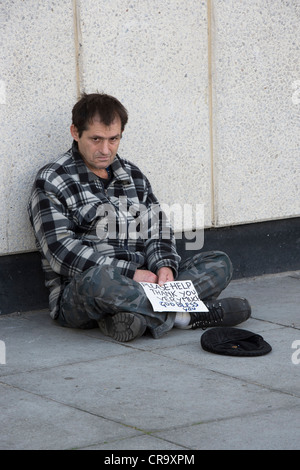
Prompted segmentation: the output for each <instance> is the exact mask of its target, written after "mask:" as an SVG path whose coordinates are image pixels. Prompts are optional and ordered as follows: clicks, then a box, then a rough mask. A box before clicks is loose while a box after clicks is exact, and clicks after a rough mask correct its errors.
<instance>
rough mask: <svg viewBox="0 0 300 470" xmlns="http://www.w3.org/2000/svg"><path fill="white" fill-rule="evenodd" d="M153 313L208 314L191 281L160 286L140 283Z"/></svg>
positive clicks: (173, 282) (167, 283)
mask: <svg viewBox="0 0 300 470" xmlns="http://www.w3.org/2000/svg"><path fill="white" fill-rule="evenodd" d="M140 284H141V286H142V287H143V288H144V290H145V293H146V295H147V297H148V299H149V300H150V302H151V304H152V307H153V310H154V312H208V309H207V307H206V305H205V304H204V303H203V302H202V301H201V300H200V299H199V297H198V294H197V291H196V289H195V287H194V285H193V283H192V281H172V282H166V283H165V284H163V285H162V286H159V285H158V284H154V283H151V282H141V283H140Z"/></svg>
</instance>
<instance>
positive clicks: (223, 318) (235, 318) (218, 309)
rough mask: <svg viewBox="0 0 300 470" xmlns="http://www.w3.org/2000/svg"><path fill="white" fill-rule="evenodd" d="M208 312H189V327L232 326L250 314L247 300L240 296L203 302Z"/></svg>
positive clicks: (244, 319)
mask: <svg viewBox="0 0 300 470" xmlns="http://www.w3.org/2000/svg"><path fill="white" fill-rule="evenodd" d="M204 303H205V305H206V307H207V308H208V310H209V312H190V315H191V320H190V323H189V328H192V329H196V328H203V329H205V328H209V327H211V326H234V325H238V324H239V323H242V322H244V321H246V320H247V319H248V318H249V317H250V315H251V307H250V304H249V302H248V300H246V299H244V298H241V297H228V298H226V299H218V300H209V301H205V302H204Z"/></svg>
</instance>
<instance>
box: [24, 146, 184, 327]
mask: <svg viewBox="0 0 300 470" xmlns="http://www.w3.org/2000/svg"><path fill="white" fill-rule="evenodd" d="M111 170H112V173H113V179H112V181H111V182H110V184H109V185H108V187H107V188H106V189H105V188H104V185H103V183H102V182H101V179H100V178H98V177H97V176H96V175H95V174H94V173H92V172H91V171H90V170H89V169H88V168H87V167H86V165H85V164H84V162H83V160H82V158H81V156H80V154H79V151H78V146H77V143H76V142H74V143H73V146H72V148H71V149H70V150H69V151H68V152H66V153H65V154H63V155H61V156H60V157H59V158H58V159H57V160H56V161H55V162H54V163H50V164H48V165H46V166H45V167H43V168H42V169H41V170H40V171H39V172H38V174H37V177H36V179H35V182H34V185H33V188H32V193H31V197H30V201H29V204H28V213H29V218H30V221H31V224H32V226H33V230H34V234H35V237H36V245H37V248H38V250H39V251H40V253H41V256H42V267H43V270H44V273H45V284H46V286H47V287H48V289H49V290H50V295H49V307H50V314H51V316H52V318H56V317H57V315H58V311H59V302H60V297H61V294H62V291H63V289H64V287H65V285H66V284H67V283H68V282H69V281H70V280H71V279H72V278H73V277H74V276H75V275H77V274H80V273H82V272H84V271H86V270H87V269H89V268H90V267H92V266H95V265H105V264H106V265H111V266H114V267H115V268H118V269H119V270H120V271H121V273H122V274H123V275H125V276H128V277H130V278H133V276H134V273H135V271H136V269H137V268H144V269H149V270H150V271H152V272H154V273H156V272H157V270H158V269H159V268H161V267H163V266H168V267H171V268H172V269H173V270H174V272H175V277H176V275H177V272H178V265H179V261H180V257H179V255H178V254H177V252H176V245H175V239H174V234H173V231H172V229H171V227H170V226H169V224H168V222H167V221H166V219H165V217H162V216H161V214H162V212H161V211H160V216H159V217H157V211H154V212H153V211H152V208H153V207H156V208H157V207H159V205H158V201H157V199H156V197H155V196H154V194H153V192H152V189H151V185H150V183H149V181H148V179H147V178H146V177H145V175H143V173H142V172H141V171H140V170H139V168H138V167H137V166H136V165H134V164H132V163H131V162H129V161H127V160H125V159H123V158H120V157H119V156H118V155H117V156H116V157H115V159H114V161H113V163H112V165H111ZM120 200H121V201H123V205H124V203H126V204H127V212H126V214H125V219H124V214H121V210H120ZM140 205H142V206H141V207H143V208H145V209H147V210H145V211H144V218H145V217H146V221H144V222H143V227H145V226H148V231H146V232H145V230H144V231H143V233H142V234H140V235H139V234H138V233H137V232H136V231H135V234H136V236H134V234H132V236H128V231H127V232H126V230H125V231H124V220H125V223H126V224H127V228H128V225H130V224H134V223H135V222H136V221H137V220H138V221H139V222H141V220H140V219H139V215H140V212H139V210H137V209H139V208H140ZM109 208H112V211H110V210H108V211H107V209H109ZM104 209H105V210H104ZM128 209H129V210H128ZM133 209H134V210H133ZM108 212H109V213H110V217H111V215H112V214H113V216H115V220H113V221H112V222H113V224H112V226H113V228H114V230H113V232H114V234H113V235H111V234H110V233H109V223H107V222H108V221H110V219H109V218H108V217H107V216H108ZM153 214H154V216H153ZM152 219H155V220H152ZM99 223H100V226H99ZM138 225H141V223H140V224H138V223H136V227H137V228H138ZM154 225H156V231H155V232H154V236H153V237H151V236H148V235H149V234H151V233H152V234H153V232H152V231H151V229H152V228H153V226H154ZM99 227H100V229H99ZM105 230H106V231H108V232H105ZM126 233H127V235H126ZM116 235H117V236H116ZM118 235H119V236H118ZM141 235H142V236H141ZM145 235H146V236H145Z"/></svg>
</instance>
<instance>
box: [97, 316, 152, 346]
mask: <svg viewBox="0 0 300 470" xmlns="http://www.w3.org/2000/svg"><path fill="white" fill-rule="evenodd" d="M98 325H99V328H100V331H101V333H103V334H104V335H105V336H110V337H111V338H113V339H115V340H116V341H120V342H124V343H126V342H128V341H132V340H133V339H135V338H139V337H140V336H142V335H143V334H144V333H145V330H146V326H147V325H146V321H145V319H144V317H143V316H142V315H139V314H136V313H130V312H119V313H116V314H115V315H112V316H107V317H105V318H103V320H100V321H99V322H98Z"/></svg>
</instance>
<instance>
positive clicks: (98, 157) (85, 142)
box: [71, 117, 122, 174]
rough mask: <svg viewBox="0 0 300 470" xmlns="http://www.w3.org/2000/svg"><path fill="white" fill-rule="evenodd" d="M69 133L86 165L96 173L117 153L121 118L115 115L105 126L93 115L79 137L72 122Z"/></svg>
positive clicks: (109, 162) (120, 134)
mask: <svg viewBox="0 0 300 470" xmlns="http://www.w3.org/2000/svg"><path fill="white" fill-rule="evenodd" d="M71 134H72V137H73V138H74V140H76V142H78V149H79V152H80V153H81V156H82V158H83V160H84V162H85V164H86V166H87V167H88V168H89V169H90V170H91V171H93V172H94V173H96V174H97V172H98V173H101V170H103V169H105V168H107V167H108V166H109V165H110V164H111V163H112V161H113V160H114V158H115V156H116V154H117V151H118V148H119V144H120V140H121V137H122V132H121V120H120V118H119V117H117V118H116V119H115V120H114V121H113V122H112V123H111V125H110V126H106V125H105V124H103V123H102V122H101V121H100V120H99V118H97V117H95V118H94V119H93V120H92V121H91V123H90V124H89V126H88V128H87V130H85V131H83V133H82V135H81V137H79V136H78V131H77V128H76V127H75V126H74V125H73V124H72V126H71Z"/></svg>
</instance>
